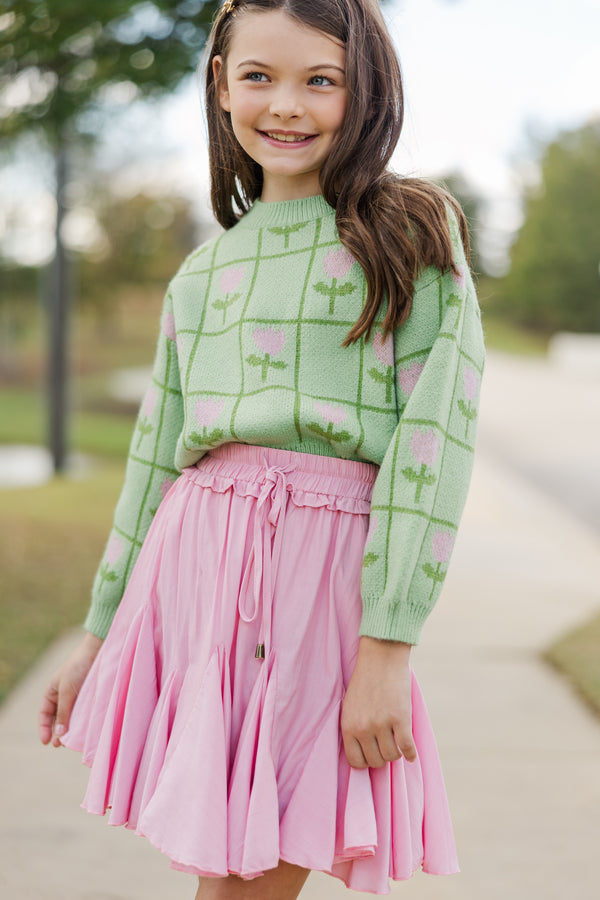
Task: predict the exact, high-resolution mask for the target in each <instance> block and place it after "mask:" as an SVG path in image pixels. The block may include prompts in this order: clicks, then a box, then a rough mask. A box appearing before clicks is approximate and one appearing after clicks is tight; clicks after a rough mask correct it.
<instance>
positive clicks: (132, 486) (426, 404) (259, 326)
mask: <svg viewBox="0 0 600 900" xmlns="http://www.w3.org/2000/svg"><path fill="white" fill-rule="evenodd" d="M448 216H449V226H450V231H451V235H452V241H453V248H454V260H455V264H456V267H457V272H454V273H453V272H452V271H447V272H445V273H442V272H441V271H439V270H438V269H436V268H434V267H427V268H424V269H423V271H422V272H421V273H420V275H419V277H418V279H417V280H416V282H415V288H414V298H413V308H412V312H411V315H410V317H409V318H408V320H407V321H406V322H405V323H404V324H403V325H402V326H400V327H398V328H397V329H396V330H395V332H394V334H393V335H388V336H387V337H386V338H384V337H383V331H382V329H381V327H380V326H381V322H382V320H383V315H384V311H383V309H382V310H380V315H379V316H378V319H377V322H376V327H375V328H374V329H373V332H372V335H371V337H370V338H369V340H365V339H364V337H363V338H362V339H361V340H359V341H358V342H356V343H354V344H352V345H350V346H349V347H342V346H341V343H342V341H343V339H344V338H345V337H346V335H347V333H348V331H349V329H350V328H351V327H352V325H353V324H354V322H355V321H356V320H357V318H358V316H359V314H360V312H361V309H362V307H363V304H364V301H365V297H366V282H365V278H364V274H363V271H362V269H361V267H360V266H359V264H358V263H357V262H356V261H355V260H354V259H353V258H352V256H351V255H350V254H349V253H348V251H347V250H346V249H345V248H344V247H343V245H342V244H341V243H340V241H339V237H338V234H337V229H336V224H335V211H334V210H333V209H332V208H331V207H330V206H329V205H328V204H327V202H326V201H325V199H324V198H323V197H322V196H314V197H308V198H304V199H299V200H290V201H281V202H274V203H262V202H261V201H256V202H255V203H254V205H253V206H252V208H251V209H250V210H249V211H248V212H247V213H246V214H245V215H244V216H242V218H241V219H240V220H239V222H238V223H237V224H236V225H235V226H234V227H232V228H230V229H229V230H227V231H225V232H223V233H222V234H220V235H219V236H217V237H215V238H212V239H211V240H209V241H207V242H206V243H204V244H203V245H202V246H200V247H199V248H198V249H197V250H195V251H194V252H192V253H191V254H190V255H189V256H188V258H187V259H186V260H185V262H184V263H183V265H182V266H181V267H180V269H179V271H178V272H177V274H176V275H175V277H174V278H173V280H172V281H171V283H170V285H169V287H168V290H167V292H166V296H165V300H164V307H163V311H162V316H161V327H160V334H159V337H158V343H157V348H156V356H155V360H154V366H153V371H152V376H151V379H150V382H149V385H148V389H147V392H146V394H145V397H144V400H143V402H142V404H141V407H140V410H139V414H138V417H137V423H136V426H135V430H134V433H133V437H132V440H131V445H130V450H129V456H128V460H127V466H126V472H125V480H124V484H123V488H122V491H121V494H120V497H119V500H118V503H117V506H116V510H115V515H114V523H113V528H112V531H111V533H110V536H109V539H108V543H107V546H106V550H105V553H104V557H103V559H102V561H101V563H100V567H99V569H98V572H97V574H96V577H95V580H94V585H93V590H92V603H91V606H90V610H89V613H88V616H87V619H86V621H85V627H86V628H87V629H88V630H89V631H91V632H93V633H94V634H97V635H98V636H100V637H104V636H105V635H106V633H107V631H108V628H109V626H110V623H111V621H112V618H113V616H114V613H115V611H116V609H117V606H118V604H119V601H120V599H121V597H122V595H123V592H124V590H125V587H126V585H127V581H128V579H129V576H130V574H131V571H132V568H133V566H134V564H135V561H136V559H137V557H138V554H139V551H140V548H141V546H142V542H143V540H144V537H145V535H146V533H147V532H148V529H149V527H150V524H151V522H152V519H153V516H154V514H155V513H156V510H157V508H158V506H159V504H160V503H161V500H162V499H163V498H164V496H165V495H166V493H167V492H168V490H169V489H170V487H171V485H172V484H173V482H174V481H175V479H176V478H177V477H178V475H179V474H180V473H181V471H182V469H183V468H185V467H186V466H192V465H194V464H195V463H196V462H197V461H198V460H199V459H201V457H202V456H203V455H204V454H205V453H206V452H207V451H208V450H209V449H210V448H212V447H216V446H218V445H219V444H223V443H225V442H228V441H237V442H242V443H246V444H254V445H262V446H266V447H278V448H283V449H286V450H295V451H299V452H302V453H317V454H322V455H326V456H336V457H342V458H344V459H353V460H360V461H363V462H364V461H367V462H371V463H374V464H376V465H377V466H379V470H378V473H377V477H376V480H375V483H374V487H373V493H372V498H371V513H370V522H369V531H368V535H367V542H366V545H365V551H364V557H363V565H362V577H361V596H362V603H363V616H362V623H361V628H360V634H361V635H363V634H364V635H371V636H373V637H376V638H383V639H391V640H395V641H405V642H407V643H410V644H415V643H418V640H419V636H420V632H421V628H422V626H423V623H424V622H425V619H426V618H427V616H428V615H429V613H430V612H431V609H432V608H433V606H434V604H435V602H436V600H437V598H438V595H439V593H440V590H441V586H442V583H443V581H444V578H445V576H446V572H447V569H448V563H449V559H450V555H451V552H452V548H453V545H454V541H455V537H456V532H457V527H458V523H459V520H460V516H461V513H462V509H463V506H464V503H465V500H466V495H467V488H468V484H469V479H470V475H471V469H472V464H473V451H474V438H475V426H476V421H477V405H478V394H479V386H480V381H481V375H482V371H483V362H484V346H483V338H482V329H481V321H480V314H479V308H478V305H477V300H476V296H475V291H474V288H473V282H472V279H471V275H470V273H469V270H468V267H467V265H466V261H465V255H464V250H463V247H462V244H461V241H460V237H459V230H458V225H457V222H456V220H455V218H454V215H453V213H452V212H451V211H450V210H449V209H448Z"/></svg>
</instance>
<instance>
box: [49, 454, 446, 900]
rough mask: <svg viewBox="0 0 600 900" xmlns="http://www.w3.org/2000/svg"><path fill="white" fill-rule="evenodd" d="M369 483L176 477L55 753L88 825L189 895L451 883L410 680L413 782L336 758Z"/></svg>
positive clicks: (208, 472)
mask: <svg viewBox="0 0 600 900" xmlns="http://www.w3.org/2000/svg"><path fill="white" fill-rule="evenodd" d="M376 473H377V468H376V467H375V466H372V465H370V464H368V463H358V462H353V461H347V460H339V459H335V458H332V457H321V456H314V455H309V454H300V453H294V452H290V451H283V450H272V449H266V448H262V447H251V446H246V445H239V444H227V445H225V446H223V447H220V448H218V449H216V450H214V451H211V452H210V453H209V454H207V455H206V456H204V457H203V458H202V459H201V460H200V462H199V463H198V464H197V466H195V467H192V468H189V469H186V470H184V472H183V473H182V475H181V476H180V478H179V479H178V480H177V481H176V482H175V484H174V485H173V487H172V488H171V490H170V491H169V493H168V494H167V496H166V497H165V499H164V500H163V502H162V504H161V505H160V507H159V509H158V512H157V513H156V516H155V518H154V521H153V523H152V526H151V528H150V531H149V532H148V535H147V537H146V540H145V542H144V545H143V547H142V550H141V553H140V556H139V558H138V561H137V564H136V566H135V568H134V570H133V573H132V575H131V578H130V580H129V584H128V586H127V590H126V592H125V595H124V597H123V600H122V602H121V604H120V606H119V609H118V611H117V615H116V617H115V619H114V622H113V625H112V627H111V630H110V632H109V635H108V637H107V639H106V641H105V642H104V644H103V646H102V648H101V650H100V653H99V654H98V656H97V658H96V660H95V662H94V665H93V667H92V669H91V670H90V673H89V676H88V678H87V679H86V682H85V684H84V686H83V689H82V691H81V693H80V695H79V697H78V699H77V702H76V705H75V708H74V711H73V714H72V718H71V723H70V728H69V731H68V732H67V734H66V735H65V737H64V740H63V743H64V744H66V745H67V746H68V747H71V748H73V749H76V750H79V751H81V752H82V753H83V761H84V762H85V763H86V764H87V765H89V766H90V767H91V773H90V779H89V784H88V789H87V793H86V796H85V800H84V802H83V806H84V807H85V808H86V809H88V810H89V811H90V812H93V813H99V814H104V813H105V812H106V811H107V810H110V814H109V819H108V821H109V823H110V824H112V825H126V826H127V827H128V828H131V829H134V830H135V831H136V832H137V833H138V834H141V835H145V836H146V837H147V838H148V839H149V840H150V841H151V842H152V844H154V845H155V846H156V847H158V848H159V849H160V850H162V851H163V852H164V853H166V854H167V855H168V856H169V857H170V859H171V864H172V866H173V867H174V868H176V869H180V870H183V871H186V872H190V873H193V874H197V875H212V876H225V875H227V874H228V873H236V874H238V875H241V876H242V877H244V878H254V877H255V876H257V875H260V874H262V873H263V872H264V871H265V870H266V869H270V868H274V867H275V866H277V864H278V862H279V860H280V859H283V860H287V861H288V862H290V863H295V864H296V865H300V866H305V867H306V868H309V869H319V870H322V871H324V872H328V873H330V874H332V875H335V876H336V877H338V878H341V879H342V880H343V881H344V882H345V883H346V885H348V886H349V887H351V888H353V889H355V890H359V891H367V892H372V893H379V894H387V893H389V881H388V879H389V878H393V879H405V878H409V877H410V875H411V874H412V873H413V872H414V871H415V870H416V869H419V868H421V867H422V868H423V869H424V870H425V871H427V872H431V873H435V874H449V873H452V872H456V871H458V866H457V861H456V852H455V847H454V840H453V836H452V826H451V822H450V816H449V811H448V804H447V799H446V792H445V788H444V782H443V778H442V773H441V769H440V764H439V759H438V754H437V749H436V744H435V739H434V736H433V732H432V730H431V726H430V723H429V719H428V715H427V711H426V708H425V706H424V703H423V699H422V697H421V693H420V691H419V688H418V685H417V683H416V680H415V679H414V675H413V691H412V715H413V733H414V739H415V743H416V746H417V749H418V760H417V761H416V762H413V763H407V762H405V761H404V760H403V759H400V760H398V761H396V762H393V763H388V764H387V765H386V766H384V767H382V768H379V769H353V768H351V767H350V766H349V765H348V762H347V760H346V757H345V753H344V749H343V745H342V742H341V735H340V707H341V702H342V699H343V696H344V690H345V687H346V685H347V684H348V681H349V679H350V676H351V674H352V670H353V665H354V661H355V658H356V653H357V647H358V629H359V624H360V618H361V598H360V572H361V562H362V554H363V548H364V544H365V540H366V535H367V527H368V518H369V507H370V496H371V491H372V487H373V482H374V479H375V476H376Z"/></svg>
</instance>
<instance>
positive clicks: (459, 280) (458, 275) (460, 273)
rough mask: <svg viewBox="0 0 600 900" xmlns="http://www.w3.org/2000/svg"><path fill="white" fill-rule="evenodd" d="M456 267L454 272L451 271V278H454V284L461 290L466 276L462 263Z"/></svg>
mask: <svg viewBox="0 0 600 900" xmlns="http://www.w3.org/2000/svg"><path fill="white" fill-rule="evenodd" d="M456 269H457V271H456V272H452V278H453V279H454V283H455V284H456V286H457V287H459V288H460V289H461V290H462V289H463V288H464V286H465V281H466V277H467V276H466V269H465V267H464V266H463V265H458V266H456Z"/></svg>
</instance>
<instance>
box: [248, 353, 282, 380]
mask: <svg viewBox="0 0 600 900" xmlns="http://www.w3.org/2000/svg"><path fill="white" fill-rule="evenodd" d="M246 362H247V363H248V364H249V365H251V366H259V367H260V369H261V375H262V379H261V380H262V381H263V383H264V382H266V380H267V375H268V373H269V369H287V363H284V362H283V360H281V359H271V354H270V353H265V355H264V356H257V355H256V353H251V354H250V356H247V357H246Z"/></svg>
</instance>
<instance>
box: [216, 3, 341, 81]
mask: <svg viewBox="0 0 600 900" xmlns="http://www.w3.org/2000/svg"><path fill="white" fill-rule="evenodd" d="M345 56H346V52H345V49H344V46H343V44H342V43H340V41H338V40H337V39H336V38H334V37H333V36H331V35H328V34H326V33H325V32H324V31H319V30H318V29H317V28H311V27H310V26H309V25H303V24H301V23H300V22H298V21H296V20H295V19H293V18H292V17H291V16H289V15H287V13H285V12H283V11H281V10H269V11H266V12H259V11H257V10H244V11H242V13H241V14H238V15H237V16H236V18H235V20H234V25H233V30H232V36H231V43H230V46H229V52H228V62H229V64H230V65H234V66H235V65H236V64H239V62H240V61H242V60H243V59H253V60H260V61H262V62H265V63H266V62H269V63H270V64H272V65H275V66H285V65H290V64H294V65H302V66H303V67H305V68H310V67H311V66H314V65H322V64H324V63H331V64H332V65H336V66H339V67H342V68H343V66H344V62H345Z"/></svg>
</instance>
